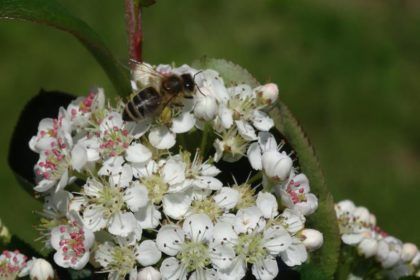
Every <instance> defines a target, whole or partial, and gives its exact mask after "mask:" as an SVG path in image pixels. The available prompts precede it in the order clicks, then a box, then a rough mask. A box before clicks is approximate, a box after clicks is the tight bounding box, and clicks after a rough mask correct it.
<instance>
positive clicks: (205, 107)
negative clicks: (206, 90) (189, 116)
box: [194, 95, 217, 121]
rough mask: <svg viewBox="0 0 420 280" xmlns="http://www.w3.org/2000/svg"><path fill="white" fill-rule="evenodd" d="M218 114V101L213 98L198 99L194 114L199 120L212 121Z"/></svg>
mask: <svg viewBox="0 0 420 280" xmlns="http://www.w3.org/2000/svg"><path fill="white" fill-rule="evenodd" d="M216 113H217V103H216V99H215V98H213V97H211V96H201V95H199V97H197V101H196V103H195V106H194V114H195V115H196V117H197V118H199V119H203V120H205V121H210V120H212V119H213V118H214V117H215V116H216Z"/></svg>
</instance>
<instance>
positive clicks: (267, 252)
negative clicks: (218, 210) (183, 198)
mask: <svg viewBox="0 0 420 280" xmlns="http://www.w3.org/2000/svg"><path fill="white" fill-rule="evenodd" d="M257 209H258V208H257ZM212 243H213V244H220V246H226V247H228V248H229V247H231V248H232V249H234V253H235V254H232V255H231V256H229V254H225V255H227V256H228V257H229V258H232V261H229V262H228V263H227V264H230V265H226V266H223V267H220V266H216V267H218V275H219V278H222V277H223V279H224V277H226V278H227V279H241V278H242V277H243V276H245V273H246V264H247V263H251V264H252V273H253V275H254V276H255V277H257V279H274V278H275V277H276V276H277V273H278V268H277V263H276V261H275V257H276V256H277V255H279V254H281V253H282V252H283V253H284V252H286V250H287V249H288V248H289V247H290V246H291V245H292V237H291V236H290V235H289V234H288V233H287V231H286V230H285V229H284V228H283V227H282V226H280V225H277V226H273V227H268V228H266V229H264V230H263V231H261V230H259V229H258V228H257V226H256V225H255V226H254V230H248V231H247V232H245V233H243V231H241V232H239V233H238V231H237V227H233V228H232V225H231V224H229V223H226V222H218V223H217V224H216V226H215V228H214V234H213V241H212ZM213 247H215V245H213ZM235 255H236V256H235ZM221 256H222V255H221ZM232 256H233V257H232ZM228 257H225V258H226V259H227V258H228ZM274 264H275V267H274Z"/></svg>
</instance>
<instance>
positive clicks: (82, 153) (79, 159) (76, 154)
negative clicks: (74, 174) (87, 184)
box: [71, 145, 88, 171]
mask: <svg viewBox="0 0 420 280" xmlns="http://www.w3.org/2000/svg"><path fill="white" fill-rule="evenodd" d="M87 160H88V157H87V151H86V149H85V148H84V147H82V145H75V146H74V147H73V149H72V150H71V166H72V167H73V168H74V169H75V170H77V171H81V170H82V168H83V167H84V166H85V164H86V163H87Z"/></svg>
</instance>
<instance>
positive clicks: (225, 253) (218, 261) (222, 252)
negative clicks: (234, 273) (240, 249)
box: [210, 244, 235, 269]
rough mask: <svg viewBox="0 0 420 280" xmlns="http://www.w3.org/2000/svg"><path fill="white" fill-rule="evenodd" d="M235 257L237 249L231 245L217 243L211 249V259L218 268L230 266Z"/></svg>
mask: <svg viewBox="0 0 420 280" xmlns="http://www.w3.org/2000/svg"><path fill="white" fill-rule="evenodd" d="M234 258H235V250H233V248H232V247H231V246H227V245H220V244H219V245H216V246H214V247H212V248H211V249H210V259H211V262H212V263H213V265H214V266H215V267H216V268H217V269H226V268H228V267H230V266H231V265H232V263H233V260H234Z"/></svg>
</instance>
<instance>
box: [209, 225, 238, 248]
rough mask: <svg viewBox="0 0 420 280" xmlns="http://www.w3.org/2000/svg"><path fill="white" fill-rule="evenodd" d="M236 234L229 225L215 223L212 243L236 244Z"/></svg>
mask: <svg viewBox="0 0 420 280" xmlns="http://www.w3.org/2000/svg"><path fill="white" fill-rule="evenodd" d="M237 241H238V234H237V233H236V232H235V230H234V229H233V227H232V224H231V223H227V222H217V223H216V225H215V226H214V230H213V240H212V242H213V243H216V244H225V243H227V244H236V242H237Z"/></svg>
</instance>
